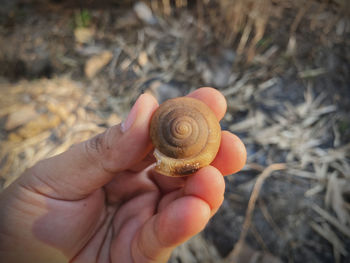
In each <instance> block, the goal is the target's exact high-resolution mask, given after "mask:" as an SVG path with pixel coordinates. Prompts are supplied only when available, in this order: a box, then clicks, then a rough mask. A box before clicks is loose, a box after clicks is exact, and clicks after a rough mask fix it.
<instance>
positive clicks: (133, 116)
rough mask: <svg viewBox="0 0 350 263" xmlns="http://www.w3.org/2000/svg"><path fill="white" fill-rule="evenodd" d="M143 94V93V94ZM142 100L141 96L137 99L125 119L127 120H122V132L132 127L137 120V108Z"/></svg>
mask: <svg viewBox="0 0 350 263" xmlns="http://www.w3.org/2000/svg"><path fill="white" fill-rule="evenodd" d="M141 96H142V95H141ZM139 100H140V97H139V98H138V99H137V100H136V102H135V104H134V106H133V107H132V109H131V110H130V112H129V114H128V117H127V118H126V119H125V121H123V122H122V124H121V130H122V132H126V131H127V130H129V129H130V127H131V126H132V124H133V123H134V121H135V120H136V116H137V108H138V102H139Z"/></svg>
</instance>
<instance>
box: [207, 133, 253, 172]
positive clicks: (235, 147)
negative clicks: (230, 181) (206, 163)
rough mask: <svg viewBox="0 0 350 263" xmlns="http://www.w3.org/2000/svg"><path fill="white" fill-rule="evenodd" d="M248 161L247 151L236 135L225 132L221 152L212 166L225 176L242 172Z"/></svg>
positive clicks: (222, 137) (222, 136)
mask: <svg viewBox="0 0 350 263" xmlns="http://www.w3.org/2000/svg"><path fill="white" fill-rule="evenodd" d="M246 160H247V151H246V148H245V146H244V144H243V142H242V141H241V140H240V139H239V138H238V137H237V136H236V135H234V134H232V133H230V132H228V131H223V132H222V135H221V144H220V148H219V152H218V154H217V155H216V157H215V159H214V161H213V162H212V163H211V165H213V166H215V167H216V168H217V169H219V171H220V172H221V173H222V174H223V175H229V174H233V173H236V172H238V171H240V170H241V169H242V168H243V167H244V165H245V163H246Z"/></svg>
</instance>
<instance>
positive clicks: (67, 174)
mask: <svg viewBox="0 0 350 263" xmlns="http://www.w3.org/2000/svg"><path fill="white" fill-rule="evenodd" d="M157 106H158V103H157V101H156V100H155V99H154V98H153V97H152V96H151V95H148V94H143V95H141V96H140V97H139V98H138V100H137V101H136V103H135V105H134V106H133V108H132V109H131V111H130V113H129V115H128V117H127V119H126V121H125V122H123V123H122V124H119V125H116V126H113V127H111V128H109V129H107V130H106V131H105V132H104V133H101V134H99V135H97V136H95V137H93V138H91V139H90V140H88V141H84V142H82V143H79V144H77V145H74V146H72V147H71V148H70V149H69V150H68V151H66V152H64V153H62V154H60V155H57V156H54V157H52V158H49V159H46V160H43V161H40V162H39V163H37V164H36V165H35V166H34V167H32V168H30V169H29V170H28V171H27V172H26V173H25V175H24V176H22V178H20V182H22V183H24V184H25V186H26V187H31V188H34V190H35V191H37V192H39V193H42V194H45V195H47V196H50V197H53V198H59V199H64V200H77V199H81V198H83V197H85V196H86V195H88V194H90V193H92V192H94V191H95V190H96V189H98V188H100V187H102V186H103V185H105V184H106V183H108V182H109V181H110V180H111V179H112V178H113V177H114V176H115V175H116V173H117V172H120V171H123V170H126V169H128V168H130V167H132V166H134V165H135V164H137V163H138V162H140V161H141V160H143V159H144V158H145V157H146V155H147V154H148V152H149V151H150V150H151V147H152V146H151V141H150V139H149V123H150V119H151V116H152V114H153V112H154V111H155V109H156V108H157Z"/></svg>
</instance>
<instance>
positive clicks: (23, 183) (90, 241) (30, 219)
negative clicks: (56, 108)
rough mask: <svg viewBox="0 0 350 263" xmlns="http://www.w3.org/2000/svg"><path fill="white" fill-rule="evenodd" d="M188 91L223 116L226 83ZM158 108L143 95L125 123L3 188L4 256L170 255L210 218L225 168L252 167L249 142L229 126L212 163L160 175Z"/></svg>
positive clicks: (91, 258)
mask: <svg viewBox="0 0 350 263" xmlns="http://www.w3.org/2000/svg"><path fill="white" fill-rule="evenodd" d="M188 96H190V97H194V98H197V99H200V100H202V101H203V102H205V103H207V104H208V105H209V107H210V108H211V109H212V110H213V111H214V112H215V114H216V115H217V117H218V119H221V118H222V117H223V116H224V114H225V111H226V102H225V99H224V97H223V96H222V95H221V94H220V93H219V92H218V91H216V90H214V89H211V88H202V89H198V90H196V91H194V92H193V93H191V94H189V95H188ZM157 107H158V104H157V102H156V101H155V99H154V98H153V97H152V96H150V95H147V94H144V95H141V96H140V97H139V99H138V100H137V102H136V103H135V105H134V106H133V108H132V110H131V112H130V113H129V116H128V118H127V120H126V121H125V122H124V123H123V124H121V125H116V126H114V127H112V128H110V129H107V130H106V131H105V132H104V133H102V134H100V135H97V136H96V137H94V138H92V139H90V140H88V141H85V142H82V143H80V144H77V145H74V146H73V147H71V148H70V149H69V150H68V151H66V152H64V153H62V154H60V155H58V156H55V157H52V158H50V159H47V160H43V161H41V162H39V163H37V164H36V165H35V166H34V167H32V168H30V169H29V170H27V171H26V172H25V173H24V174H23V175H22V176H21V177H20V178H19V179H18V180H16V181H15V182H14V183H13V184H11V185H10V186H9V187H8V188H6V189H5V190H4V191H3V192H2V193H1V194H0V258H1V259H2V260H3V262H68V261H69V262H84V263H85V262H122V263H129V262H130V263H131V262H133V263H141V262H157V263H158V262H166V261H167V260H168V259H169V256H170V254H171V252H172V250H173V249H174V248H175V247H176V246H177V245H179V244H181V243H183V242H184V241H186V240H188V239H189V238H190V237H192V236H193V235H195V234H197V233H198V232H200V231H201V230H202V229H203V228H204V227H205V225H206V224H207V222H208V220H209V219H210V217H211V216H213V214H214V213H215V212H216V211H217V210H218V208H219V206H220V205H221V203H222V201H223V196H224V188H225V183H224V179H223V176H222V175H227V174H231V173H234V172H237V171H238V170H240V169H241V168H242V167H243V165H244V163H245V160H246V151H245V148H244V146H243V144H242V142H241V141H240V140H239V139H238V138H237V137H236V136H235V135H233V134H231V133H229V132H225V131H224V132H222V140H221V146H220V149H219V152H218V155H217V157H216V159H215V160H214V161H213V163H212V165H211V166H208V167H205V168H202V169H200V170H199V171H198V172H196V173H195V174H194V175H193V176H190V177H186V178H170V177H165V176H162V175H159V174H156V173H155V172H153V170H152V167H150V165H151V164H152V163H153V162H154V159H153V157H152V145H151V142H150V139H149V131H148V129H149V122H150V118H151V116H152V113H153V112H154V110H155V109H156V108H157Z"/></svg>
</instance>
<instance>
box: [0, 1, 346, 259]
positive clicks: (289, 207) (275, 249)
mask: <svg viewBox="0 0 350 263" xmlns="http://www.w3.org/2000/svg"><path fill="white" fill-rule="evenodd" d="M5 2H6V3H7V5H6V8H4V9H3V10H2V11H1V12H2V13H3V14H4V15H2V16H1V19H0V47H1V48H0V82H3V83H12V85H13V86H16V83H18V82H19V81H20V80H23V79H24V80H28V81H32V80H36V79H42V78H47V79H51V78H55V77H57V76H68V78H71V79H72V80H74V81H77V82H79V83H82V84H83V86H84V91H85V92H86V93H91V94H94V95H95V98H96V100H97V102H98V103H97V106H96V110H97V108H98V111H99V112H100V113H101V112H102V113H101V114H105V113H111V112H116V113H117V114H118V115H119V116H120V117H123V116H125V114H126V113H127V112H128V109H129V108H130V105H131V103H132V102H133V101H134V100H135V99H136V98H137V96H138V95H139V94H141V93H142V92H145V91H146V92H147V91H151V92H153V93H155V95H157V96H158V99H159V100H160V101H162V100H164V99H165V97H166V96H168V95H169V94H175V95H169V96H179V95H183V94H186V93H187V92H189V91H190V90H193V89H195V88H197V87H200V86H206V85H214V86H215V87H217V88H218V89H219V90H220V91H222V92H223V93H225V92H231V90H232V87H236V88H237V87H238V86H237V85H236V84H237V81H235V82H234V83H235V84H234V85H233V84H232V81H231V80H232V78H236V79H237V80H238V81H239V80H242V79H244V77H245V76H248V80H247V81H246V83H244V85H243V86H244V87H243V88H237V92H236V93H233V94H234V96H233V95H228V96H227V99H228V103H229V105H228V114H227V115H226V116H225V118H224V120H223V121H222V123H221V124H222V127H223V128H224V129H230V127H233V126H232V125H234V124H237V123H240V122H242V121H244V120H246V119H249V118H250V117H252V116H255V114H257V113H259V114H260V113H261V114H262V115H263V116H264V123H265V124H264V126H263V128H264V129H265V128H267V127H268V126H270V125H271V126H273V125H274V124H275V120H276V118H277V117H278V116H284V117H285V119H286V120H287V121H288V123H289V122H290V123H291V124H290V125H294V124H299V123H300V122H302V121H303V120H304V119H303V118H302V117H300V116H296V115H292V114H291V115H284V114H287V113H286V112H288V111H289V110H290V108H291V107H294V106H295V108H297V106H298V105H302V104H303V103H304V102H305V100H306V99H305V98H306V95H305V94H306V93H308V92H309V91H310V93H311V94H312V97H313V99H316V98H317V97H319V96H323V97H324V99H323V100H322V103H320V104H321V106H327V105H328V106H329V105H335V106H336V109H335V110H334V111H333V112H332V113H331V114H333V115H331V116H328V115H327V116H328V117H329V119H330V120H331V121H330V122H328V124H329V125H328V126H327V125H326V124H324V125H323V126H322V134H321V135H319V134H317V133H314V136H315V138H317V139H319V140H320V143H319V144H318V145H317V147H316V146H315V147H314V148H312V150H314V149H323V150H324V151H328V150H330V149H335V148H338V147H340V146H344V145H348V144H349V143H350V119H349V111H350V38H349V36H350V35H349V32H350V30H349V32H347V33H344V34H343V35H341V36H339V35H336V34H335V33H334V34H331V33H330V34H328V35H327V38H328V39H326V40H325V39H324V36H323V35H322V34H321V33H320V30H314V31H310V29H309V27H308V26H307V25H306V24H305V25H304V24H303V23H301V25H300V26H299V27H298V28H297V31H296V33H295V34H296V36H297V40H296V41H297V43H298V46H297V48H296V51H295V53H294V54H293V55H288V54H287V52H286V49H287V45H288V39H289V33H290V32H289V30H288V28H289V27H290V24H291V23H292V22H293V20H294V17H295V16H296V12H297V10H294V9H292V8H290V9H287V11H286V12H285V15H286V19H285V20H279V22H280V23H281V24H280V25H279V27H278V28H279V30H277V29H276V30H274V28H273V26H270V27H268V29H267V32H266V36H267V37H266V38H269V39H270V41H271V44H270V45H269V47H271V46H277V47H278V51H277V53H276V54H274V55H273V56H272V57H269V58H268V61H265V62H263V63H260V62H256V61H253V62H251V63H247V64H245V63H243V62H242V61H244V55H243V56H241V55H238V54H237V53H236V51H235V48H236V46H235V44H232V45H225V44H223V43H221V42H220V41H219V40H218V39H217V38H215V37H213V36H212V35H211V34H210V33H208V34H207V35H205V36H204V37H202V39H200V40H198V39H194V37H193V36H192V35H193V34H195V32H197V31H196V30H197V28H196V26H194V25H193V24H194V22H193V23H192V22H191V21H190V20H191V19H193V17H195V15H193V13H194V10H195V8H194V9H191V8H188V9H186V10H181V11H180V12H175V13H174V14H173V16H169V17H167V16H161V15H159V16H160V17H161V19H160V21H159V24H156V25H150V24H147V23H145V22H144V21H142V20H141V19H140V18H139V17H137V16H136V14H135V12H134V11H133V7H132V5H130V3H129V2H131V1H125V4H124V5H119V6H116V4H115V3H112V4H111V3H104V4H103V5H97V6H93V7H91V9H84V10H87V11H84V12H86V14H87V15H86V16H87V18H86V19H87V20H88V22H86V23H87V25H85V27H86V28H88V29H89V30H91V32H90V33H91V39H90V40H88V41H86V42H84V43H78V42H77V36H76V35H75V34H76V32H77V31H76V29H77V28H78V23H79V22H77V21H78V20H79V19H81V16H82V14H83V13H82V11H81V10H82V9H81V8H79V4H77V5H76V6H78V8H76V7H74V5H72V6H70V7H69V8H68V7H67V2H66V1H5ZM73 2H74V1H73ZM112 2H113V1H112ZM106 6H107V8H106ZM86 7H87V6H86ZM86 7H85V6H84V8H86ZM271 21H272V22H274V20H271ZM208 28H209V29H208ZM208 28H206V29H205V30H209V31H210V25H209V26H208ZM166 29H168V30H166ZM205 30H204V31H205ZM205 32H208V31H205ZM205 34H206V33H205ZM269 47H266V48H265V49H263V50H261V51H260V53H259V54H257V56H263V55H264V54H265V55H266V53H265V52H266V51H267V50H268V48H269ZM104 50H109V51H110V52H112V54H113V57H114V58H113V59H112V60H111V62H110V63H109V64H108V65H107V66H106V67H104V68H103V69H101V71H100V72H99V73H98V74H97V75H96V76H95V77H93V78H92V79H88V78H87V77H86V75H85V73H84V66H85V63H86V61H88V59H89V58H91V57H92V56H93V55H96V54H99V53H100V52H101V51H104ZM142 51H144V52H146V54H148V62H147V63H151V66H149V64H147V63H145V64H144V63H143V62H142V61H141V60H140V54H141V53H142ZM134 52H136V53H134ZM182 60H183V62H181V61H182ZM181 63H182V64H181ZM314 69H322V70H321V71H319V72H320V73H317V72H316V74H314V73H315V71H314V72H311V73H310V74H307V71H308V70H314ZM140 72H141V73H140ZM305 72H306V73H305ZM303 73H304V75H305V74H306V76H303V77H301V74H303ZM312 74H314V75H312ZM230 79H231V80H230ZM270 79H275V80H276V81H275V82H273V84H272V85H269V86H268V87H267V88H265V89H260V88H259V87H260V85H261V84H262V83H264V82H266V81H268V80H270ZM235 85H236V86H235ZM250 89H251V92H250V91H249V90H250ZM92 110H93V111H94V110H95V109H93V108H92ZM325 115H326V114H325ZM293 116H294V117H293ZM319 116H323V115H319ZM293 118H295V119H293ZM298 118H300V119H298ZM305 118H306V117H305ZM327 120H328V119H327ZM5 122H6V119H4V118H0V129H1V130H0V139H1V140H2V141H5V140H6V138H7V136H8V134H7V132H6V131H5V130H4V128H3V127H4V125H5ZM317 122H322V118H321V117H319V119H318V120H317ZM286 125H287V127H288V125H289V124H286ZM334 127H336V129H338V128H339V134H340V135H339V136H340V137H339V140H338V145H336V144H335V137H336V135H335V134H334V132H333V131H334ZM259 129H262V127H261V126H259V125H258V124H257V125H255V124H254V125H253V126H252V127H249V128H246V129H240V130H237V131H235V130H234V132H235V133H236V134H237V135H238V136H239V137H240V138H241V139H242V140H243V141H244V143H245V144H246V146H247V150H248V164H254V165H260V166H261V167H266V166H268V165H270V164H273V163H287V164H291V165H294V164H295V163H302V162H303V160H302V154H300V153H296V152H298V149H297V148H296V149H294V148H291V146H288V147H284V146H281V144H279V143H267V142H266V143H264V142H263V143H260V141H259V139H258V138H257V137H256V136H255V135H256V134H257V133H258V132H259ZM291 129H292V128H291ZM311 133H312V132H311ZM267 134H268V136H269V133H267ZM277 135H278V136H280V134H277ZM277 135H275V134H274V133H273V131H271V137H273V136H277ZM291 153H293V154H294V155H292V157H290V156H291ZM315 158H316V157H315ZM343 161H344V162H345V163H347V164H349V155H346V157H345V159H344V160H343ZM315 162H316V163H317V164H319V162H318V161H315ZM0 167H1V166H0ZM249 167H250V166H249V165H248V166H247V168H246V169H244V170H243V171H241V172H239V173H238V174H236V175H231V176H228V177H227V178H226V183H227V184H226V193H225V201H224V203H223V205H222V207H221V209H220V210H219V211H218V213H217V214H216V215H215V216H214V217H213V218H212V220H211V221H210V223H209V225H208V226H207V228H206V229H205V230H204V231H203V233H201V236H202V237H204V240H205V242H206V243H207V244H208V245H209V246H213V247H214V249H215V250H216V251H217V252H218V255H219V256H220V257H221V258H225V257H227V256H228V255H229V254H230V253H231V252H232V250H233V249H234V245H235V243H236V242H237V241H238V240H239V237H240V233H241V231H242V224H243V222H244V220H245V215H246V209H247V205H248V201H249V199H250V196H251V192H252V189H253V186H254V184H255V182H256V178H257V176H258V175H259V174H260V172H261V171H259V170H257V169H251V168H249ZM293 167H295V166H293ZM298 167H299V166H298ZM300 167H301V166H300ZM298 169H299V168H298ZM301 170H303V171H307V172H310V173H314V174H317V171H315V165H314V164H313V163H312V162H307V163H306V164H305V166H303V167H302V168H300V171H301ZM335 170H336V169H335V168H334V167H332V165H330V168H329V170H327V171H328V172H329V174H330V173H332V172H334V171H335ZM293 173H294V174H293ZM348 176H349V175H347V176H346V175H344V174H340V175H339V177H341V178H346V179H349V178H348ZM322 180H323V179H322ZM322 180H320V181H322ZM324 181H325V180H323V181H322V182H324ZM319 183H320V182H319V181H318V180H315V179H311V180H310V179H309V178H303V177H302V176H299V175H298V173H297V172H296V169H294V170H293V171H291V172H287V171H277V172H274V173H273V174H272V175H271V176H270V177H269V178H268V179H267V180H266V181H265V182H264V185H263V187H262V190H261V192H260V194H259V198H258V201H257V204H256V208H255V210H254V215H253V219H252V224H251V227H250V231H249V233H248V236H247V239H246V243H247V244H248V245H249V246H250V247H251V248H253V249H254V250H256V251H263V252H264V253H271V254H273V255H274V256H275V257H277V258H279V259H280V260H281V261H282V262H296V263H298V262H336V261H335V255H334V247H333V246H332V244H331V243H330V242H329V241H328V240H326V239H325V238H323V237H321V236H320V235H319V234H317V233H316V232H315V231H314V229H313V228H312V227H311V225H310V223H311V222H316V223H320V224H322V223H324V222H326V221H325V220H324V219H323V218H322V217H320V215H319V214H318V213H316V212H315V211H314V209H313V206H314V205H315V204H316V205H318V206H320V207H325V205H324V199H325V194H326V191H327V183H326V184H325V185H323V186H324V188H323V190H321V191H319V192H317V193H316V194H312V195H308V196H306V192H307V191H308V190H310V189H311V188H313V187H315V186H316V185H317V184H319ZM330 213H331V214H332V215H335V213H334V211H330ZM348 226H349V225H347V227H348ZM332 229H333V231H334V232H336V233H337V235H338V237H339V239H340V240H341V242H342V244H343V245H344V247H345V250H346V251H347V252H348V254H347V255H342V256H341V260H340V262H349V261H350V256H349V254H350V239H349V237H347V236H346V235H344V234H343V233H340V232H339V231H338V230H337V229H336V228H334V227H332ZM191 242H195V241H190V242H189V245H188V246H189V247H190V246H191V245H190V243H191ZM189 251H190V252H189V253H192V254H194V255H196V252H195V251H191V248H189ZM197 254H198V252H197ZM208 257H209V256H208ZM198 258H199V256H198V255H197V256H194V257H193V260H192V261H191V262H219V260H215V259H212V258H207V259H206V260H207V261H204V260H203V259H202V260H201V261H199V259H198ZM170 262H174V263H175V262H182V263H184V262H186V263H187V262H188V261H184V259H183V258H182V257H181V254H180V255H179V254H176V253H174V256H173V257H172V258H171V260H170ZM191 262H188V263H191Z"/></svg>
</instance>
